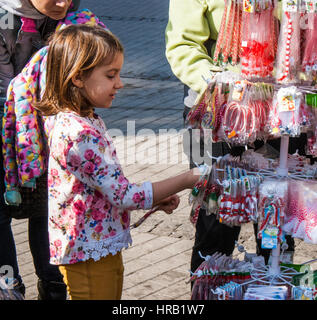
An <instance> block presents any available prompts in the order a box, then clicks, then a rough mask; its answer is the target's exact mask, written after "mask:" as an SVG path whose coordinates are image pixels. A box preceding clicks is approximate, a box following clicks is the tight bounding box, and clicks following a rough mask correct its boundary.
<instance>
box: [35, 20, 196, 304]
mask: <svg viewBox="0 0 317 320" xmlns="http://www.w3.org/2000/svg"><path fill="white" fill-rule="evenodd" d="M123 60H124V57H123V48H122V45H121V44H120V42H119V40H118V39H117V38H116V37H115V36H114V35H112V34H111V33H110V32H108V31H106V30H104V29H102V28H99V27H97V28H96V27H94V28H92V27H90V26H87V25H81V26H79V25H78V26H75V25H73V26H68V27H66V28H64V29H62V30H60V31H58V32H57V33H56V34H55V35H54V36H53V38H52V41H51V42H50V46H49V49H48V57H47V78H46V81H47V83H46V88H45V92H44V94H43V97H42V100H41V102H40V103H38V104H37V109H38V110H40V111H41V113H42V115H45V116H47V118H46V121H45V128H46V131H47V132H48V136H49V146H50V155H49V167H48V190H49V238H50V255H51V263H52V264H56V265H59V268H60V271H61V272H62V274H63V276H64V282H65V283H66V285H67V288H68V292H69V295H70V297H71V299H120V298H121V293H122V283H123V263H122V256H121V250H122V249H123V248H127V247H128V245H129V244H131V242H132V241H131V235H130V227H129V226H130V212H131V210H135V209H150V208H152V207H154V206H158V207H159V209H161V210H164V211H165V212H166V213H172V211H173V210H174V209H175V208H177V206H178V204H179V197H178V196H177V195H176V193H177V192H179V191H181V190H183V189H186V188H193V186H194V185H195V183H196V182H197V180H198V178H199V176H197V175H194V174H193V172H192V171H188V172H186V173H184V174H181V175H179V176H176V177H173V178H169V179H166V180H163V181H159V182H155V183H151V182H149V181H147V182H144V183H143V184H141V185H137V184H135V183H131V182H130V181H129V180H128V179H127V178H126V177H125V176H124V174H123V171H122V168H121V166H120V164H119V160H118V158H117V155H116V150H115V147H114V145H113V142H112V139H111V137H110V136H109V134H108V132H107V129H106V126H105V124H104V122H103V120H102V119H101V118H100V117H99V116H98V115H96V114H95V113H94V108H109V107H110V106H111V103H112V100H113V99H114V97H115V94H116V93H117V91H118V90H120V89H121V88H122V87H123V84H122V82H121V79H120V71H121V68H122V65H123Z"/></svg>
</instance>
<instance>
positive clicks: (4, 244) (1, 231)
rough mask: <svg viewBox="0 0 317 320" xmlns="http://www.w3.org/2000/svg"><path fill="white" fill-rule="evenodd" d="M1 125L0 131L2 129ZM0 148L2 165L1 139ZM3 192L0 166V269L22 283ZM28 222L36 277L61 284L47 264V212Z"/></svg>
mask: <svg viewBox="0 0 317 320" xmlns="http://www.w3.org/2000/svg"><path fill="white" fill-rule="evenodd" d="M1 113H2V112H1V111H0V119H1V124H2V114H1ZM1 124H0V129H1V127H2V126H1ZM0 148H1V149H0V151H1V152H0V164H2V163H3V155H2V139H0ZM4 192H5V186H4V170H3V166H2V165H0V268H1V266H4V265H9V266H11V267H12V268H13V274H14V278H16V279H17V280H19V281H20V282H21V283H22V279H21V276H20V274H19V267H18V262H17V253H16V247H15V242H14V237H13V233H12V229H11V221H12V219H11V218H10V217H9V216H8V215H7V214H6V212H10V206H7V205H6V204H5V202H4V198H3V194H4ZM7 210H8V211H7ZM28 220H29V221H28V236H29V245H30V250H31V254H32V257H33V263H34V267H35V273H36V275H37V276H38V278H39V279H41V280H45V281H57V282H63V278H62V275H61V273H60V272H59V269H58V267H57V266H55V265H51V264H50V263H49V258H50V253H49V240H48V210H45V212H41V213H40V215H38V214H37V215H36V217H33V218H32V217H31V218H29V219H28Z"/></svg>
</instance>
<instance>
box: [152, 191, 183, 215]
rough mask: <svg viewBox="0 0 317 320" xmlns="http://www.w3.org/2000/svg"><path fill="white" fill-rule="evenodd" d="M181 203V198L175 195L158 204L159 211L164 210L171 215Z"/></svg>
mask: <svg viewBox="0 0 317 320" xmlns="http://www.w3.org/2000/svg"><path fill="white" fill-rule="evenodd" d="M179 202H180V199H179V196H178V195H177V194H174V195H172V196H170V197H167V198H165V199H163V200H162V201H160V202H159V203H158V204H157V205H158V209H157V210H162V211H164V212H165V213H167V214H171V213H173V211H174V210H175V209H176V208H177V207H178V205H179Z"/></svg>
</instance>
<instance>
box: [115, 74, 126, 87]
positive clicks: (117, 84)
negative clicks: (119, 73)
mask: <svg viewBox="0 0 317 320" xmlns="http://www.w3.org/2000/svg"><path fill="white" fill-rule="evenodd" d="M123 87H124V84H123V82H122V81H121V78H120V77H119V80H118V82H117V83H116V89H122V88H123Z"/></svg>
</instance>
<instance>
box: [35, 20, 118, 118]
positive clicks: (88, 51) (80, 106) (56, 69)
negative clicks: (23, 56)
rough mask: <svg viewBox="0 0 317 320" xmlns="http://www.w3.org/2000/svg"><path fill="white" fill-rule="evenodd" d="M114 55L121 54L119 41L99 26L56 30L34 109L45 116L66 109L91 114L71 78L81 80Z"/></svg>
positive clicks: (81, 113)
mask: <svg viewBox="0 0 317 320" xmlns="http://www.w3.org/2000/svg"><path fill="white" fill-rule="evenodd" d="M117 53H123V47H122V45H121V43H120V41H119V40H118V39H117V37H115V36H114V35H113V34H112V33H111V32H109V31H106V30H104V29H103V28H101V27H99V26H89V25H70V26H67V27H65V28H64V29H62V30H59V31H57V32H56V33H55V34H53V36H52V37H51V39H50V44H49V48H48V56H47V73H46V86H45V90H44V93H43V96H42V98H41V100H40V102H38V103H35V104H34V107H35V108H36V109H38V110H39V111H41V114H42V115H46V116H48V115H54V114H57V113H58V112H60V111H65V110H71V111H75V112H76V113H78V114H79V115H81V116H88V115H90V114H91V113H92V109H93V106H92V105H90V103H89V101H88V100H87V99H86V98H85V97H84V96H83V95H82V94H81V92H80V89H79V88H77V87H76V86H75V85H74V84H73V82H72V77H74V76H75V75H77V74H79V75H80V76H82V77H83V78H84V77H86V76H88V75H89V74H90V73H91V72H92V70H93V68H94V67H96V66H98V65H99V64H100V63H105V64H111V63H112V62H113V60H114V59H115V57H116V55H117Z"/></svg>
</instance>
